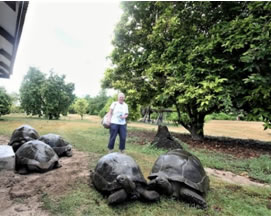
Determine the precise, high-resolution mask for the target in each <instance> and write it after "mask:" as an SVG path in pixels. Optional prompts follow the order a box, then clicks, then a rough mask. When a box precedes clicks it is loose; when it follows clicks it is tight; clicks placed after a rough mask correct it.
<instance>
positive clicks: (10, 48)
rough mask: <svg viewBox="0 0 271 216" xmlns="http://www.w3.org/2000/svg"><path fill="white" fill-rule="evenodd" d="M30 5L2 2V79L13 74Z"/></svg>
mask: <svg viewBox="0 0 271 216" xmlns="http://www.w3.org/2000/svg"><path fill="white" fill-rule="evenodd" d="M28 3H29V2H27V1H6V2H4V1H0V78H9V77H10V75H11V74H12V70H13V65H14V61H15V57H16V53H17V48H18V45H19V42H20V38H21V33H22V30H23V25H24V19H25V15H26V11H27V7H28Z"/></svg>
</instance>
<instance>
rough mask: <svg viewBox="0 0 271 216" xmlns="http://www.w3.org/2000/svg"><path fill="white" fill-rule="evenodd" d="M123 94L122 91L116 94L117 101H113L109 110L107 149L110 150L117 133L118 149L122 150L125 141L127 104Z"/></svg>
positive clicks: (112, 147)
mask: <svg viewBox="0 0 271 216" xmlns="http://www.w3.org/2000/svg"><path fill="white" fill-rule="evenodd" d="M124 100H125V95H124V94H123V93H119V94H118V101H116V102H113V103H112V104H111V106H110V111H109V118H108V120H109V122H110V138H109V143H108V150H109V152H112V151H113V149H114V145H115V140H116V137H117V135H119V138H120V143H119V150H120V152H122V153H123V152H124V150H125V142H126V134H127V132H126V130H127V129H126V118H127V117H128V105H127V104H126V103H125V102H124Z"/></svg>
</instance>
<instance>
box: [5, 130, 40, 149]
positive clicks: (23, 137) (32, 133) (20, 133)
mask: <svg viewBox="0 0 271 216" xmlns="http://www.w3.org/2000/svg"><path fill="white" fill-rule="evenodd" d="M39 137H40V135H39V134H38V132H37V131H36V130H35V129H34V128H32V127H31V126H30V125H21V126H20V127H18V128H16V129H15V130H14V131H13V133H12V135H11V138H10V141H9V143H8V145H10V146H12V148H13V150H14V152H16V151H17V149H18V148H19V147H20V146H21V145H23V144H24V143H26V142H27V141H30V140H35V139H38V138H39Z"/></svg>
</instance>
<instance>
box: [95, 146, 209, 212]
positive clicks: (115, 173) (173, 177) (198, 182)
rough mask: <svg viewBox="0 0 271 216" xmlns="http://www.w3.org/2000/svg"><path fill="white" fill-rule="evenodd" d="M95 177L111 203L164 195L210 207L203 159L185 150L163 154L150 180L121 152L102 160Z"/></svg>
mask: <svg viewBox="0 0 271 216" xmlns="http://www.w3.org/2000/svg"><path fill="white" fill-rule="evenodd" d="M91 179H92V182H93V184H94V186H95V188H96V189H97V190H98V191H99V192H101V193H102V194H104V195H106V196H108V203H109V204H111V205H113V204H118V203H122V202H123V201H125V200H128V199H130V200H131V199H132V200H133V199H140V200H143V201H157V200H159V199H160V195H163V194H164V195H167V196H172V197H174V198H176V199H180V200H183V201H186V202H188V203H190V204H193V205H195V206H197V207H200V208H206V207H207V204H206V201H205V199H204V197H205V195H206V194H207V191H208V189H209V178H208V176H207V175H206V173H205V171H204V168H203V166H202V164H201V162H200V160H199V159H198V158H197V157H196V156H194V155H192V154H190V153H189V152H187V151H185V150H183V149H175V150H171V151H169V152H167V153H166V154H162V155H160V156H159V157H158V159H157V160H156V161H155V163H154V165H153V167H152V170H151V173H150V175H149V176H148V179H149V180H150V181H149V182H148V183H147V181H146V180H145V179H144V176H143V174H142V172H141V170H140V168H139V166H138V165H137V164H136V162H135V160H134V159H133V158H132V157H130V156H128V155H126V154H122V153H117V152H115V153H109V154H107V155H104V156H103V157H101V158H100V159H99V161H98V163H97V165H96V167H95V170H94V172H93V173H92V175H91Z"/></svg>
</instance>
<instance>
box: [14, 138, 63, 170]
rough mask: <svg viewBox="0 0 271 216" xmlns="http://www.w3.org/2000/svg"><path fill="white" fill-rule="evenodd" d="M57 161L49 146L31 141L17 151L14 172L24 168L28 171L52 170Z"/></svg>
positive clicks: (37, 141)
mask: <svg viewBox="0 0 271 216" xmlns="http://www.w3.org/2000/svg"><path fill="white" fill-rule="evenodd" d="M58 159H59V158H58V156H57V154H56V153H55V151H54V150H53V149H52V148H51V147H50V146H49V145H47V144H45V143H44V142H42V141H39V140H31V141H28V142H26V143H24V144H23V145H22V146H21V147H20V148H19V149H18V150H17V152H16V170H19V169H20V168H22V167H25V168H26V169H28V170H29V171H39V172H44V171H47V170H50V169H52V168H54V166H55V165H56V163H58Z"/></svg>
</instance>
